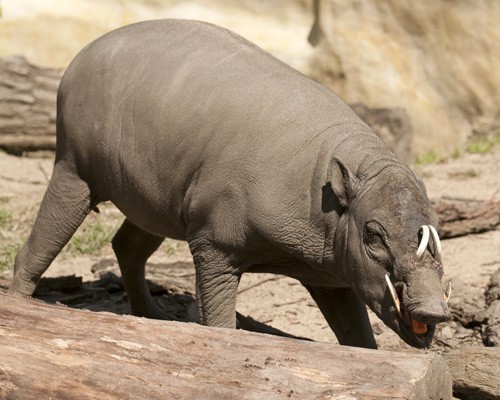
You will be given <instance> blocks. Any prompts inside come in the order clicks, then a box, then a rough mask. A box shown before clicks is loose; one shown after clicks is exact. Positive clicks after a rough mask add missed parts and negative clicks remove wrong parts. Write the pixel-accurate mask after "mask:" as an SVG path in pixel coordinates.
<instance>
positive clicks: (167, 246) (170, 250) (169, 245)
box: [162, 239, 179, 256]
mask: <svg viewBox="0 0 500 400" xmlns="http://www.w3.org/2000/svg"><path fill="white" fill-rule="evenodd" d="M162 247H163V251H164V252H165V254H166V255H167V256H172V255H174V254H175V252H176V251H177V250H178V249H179V243H178V242H174V241H172V240H169V239H167V240H166V241H165V242H164V244H163V246H162Z"/></svg>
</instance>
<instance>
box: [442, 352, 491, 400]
mask: <svg viewBox="0 0 500 400" xmlns="http://www.w3.org/2000/svg"><path fill="white" fill-rule="evenodd" d="M443 357H444V358H445V359H446V361H447V362H448V365H449V366H450V370H451V374H452V375H453V394H454V395H455V396H457V397H458V398H460V399H468V400H494V399H499V398H500V348H498V347H463V348H460V349H457V350H452V351H450V352H449V353H444V354H443Z"/></svg>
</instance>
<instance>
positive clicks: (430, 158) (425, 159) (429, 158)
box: [415, 150, 439, 165]
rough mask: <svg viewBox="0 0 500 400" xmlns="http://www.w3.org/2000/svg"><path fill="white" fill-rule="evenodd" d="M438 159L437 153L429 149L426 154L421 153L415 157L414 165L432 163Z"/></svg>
mask: <svg viewBox="0 0 500 400" xmlns="http://www.w3.org/2000/svg"><path fill="white" fill-rule="evenodd" d="M437 161H439V157H438V155H437V154H436V153H435V152H434V151H433V150H431V151H429V152H428V153H426V154H422V155H420V156H418V157H417V159H416V161H415V164H416V165H427V164H432V163H435V162H437Z"/></svg>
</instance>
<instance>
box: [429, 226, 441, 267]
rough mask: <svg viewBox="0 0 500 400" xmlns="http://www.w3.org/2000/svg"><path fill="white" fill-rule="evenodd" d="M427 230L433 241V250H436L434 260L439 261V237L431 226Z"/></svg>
mask: <svg viewBox="0 0 500 400" xmlns="http://www.w3.org/2000/svg"><path fill="white" fill-rule="evenodd" d="M429 229H430V230H431V234H432V240H433V241H434V248H435V250H436V254H435V256H436V259H437V260H439V259H440V258H441V241H440V240H439V235H438V233H437V230H436V228H434V227H433V226H432V225H429Z"/></svg>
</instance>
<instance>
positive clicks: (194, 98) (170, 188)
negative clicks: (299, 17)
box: [10, 20, 450, 347]
mask: <svg viewBox="0 0 500 400" xmlns="http://www.w3.org/2000/svg"><path fill="white" fill-rule="evenodd" d="M57 107H58V109H57V112H58V113H57V153H56V162H55V168H54V173H53V176H52V179H51V181H50V184H49V187H48V189H47V192H46V194H45V197H44V199H43V202H42V205H41V208H40V212H39V214H38V217H37V220H36V222H35V225H34V227H33V231H32V233H31V235H30V237H29V239H28V241H27V243H26V244H25V245H24V247H22V249H21V250H20V252H19V254H18V256H17V258H16V262H15V277H14V280H13V283H12V286H11V289H10V290H11V291H12V292H14V293H19V294H22V295H26V296H29V295H31V294H32V293H33V292H34V289H35V287H36V284H37V283H38V281H39V279H40V277H41V275H42V274H43V272H44V271H45V270H46V269H47V268H48V266H49V265H50V263H51V262H52V260H53V259H54V257H55V256H56V255H57V254H58V253H59V251H60V250H61V248H62V247H63V246H64V245H65V244H66V243H67V241H68V240H69V239H70V237H71V236H72V235H73V233H74V232H75V230H76V228H77V227H78V226H79V225H80V224H81V222H82V221H83V219H84V218H85V216H86V215H87V214H88V213H89V212H90V210H92V208H94V207H95V206H96V205H97V204H98V203H99V202H102V201H107V200H110V201H112V202H113V203H114V204H116V206H117V207H118V208H119V209H120V210H121V211H122V212H123V213H124V214H125V215H126V217H127V219H126V220H125V222H124V224H123V225H122V227H121V228H120V229H119V231H118V232H117V234H116V236H115V238H114V239H113V248H114V250H115V252H116V256H117V258H118V261H119V264H120V268H121V270H122V274H123V278H124V285H125V288H126V290H127V292H128V295H129V298H130V303H131V307H132V311H133V312H134V314H136V315H141V316H147V317H153V318H162V314H161V312H160V310H159V309H158V308H157V307H156V306H155V304H154V303H153V301H152V299H151V296H150V294H149V292H148V290H147V287H146V283H145V279H144V265H145V262H146V260H147V258H148V257H149V256H150V255H151V254H152V253H153V252H154V251H155V250H156V249H157V248H158V246H159V245H160V244H161V242H162V240H163V239H164V238H165V237H171V238H175V239H182V240H187V241H188V242H189V245H190V249H191V252H192V254H193V258H194V262H195V265H196V273H197V275H196V287H197V297H198V304H199V311H200V319H201V322H202V323H203V324H206V325H211V326H222V327H235V302H236V293H237V287H238V282H239V279H240V276H241V274H243V273H244V272H252V271H258V272H262V271H266V272H271V273H280V274H285V275H288V276H291V277H293V278H296V279H298V280H299V281H300V282H301V283H302V284H303V285H304V286H305V287H306V288H307V289H308V290H309V292H310V293H311V295H312V297H313V298H314V299H315V301H316V302H317V304H318V306H319V308H320V309H321V311H322V313H323V314H324V316H325V318H326V320H327V321H328V323H329V324H330V326H331V328H332V329H333V331H334V332H335V334H336V335H337V337H338V339H339V341H340V343H341V344H346V345H354V346H364V347H376V344H375V339H374V336H373V333H372V330H371V327H370V324H369V321H368V317H367V312H366V307H365V304H366V305H368V306H369V307H370V308H371V309H372V310H373V311H374V312H375V313H376V314H377V315H378V316H379V317H380V318H381V319H382V320H383V321H384V322H385V323H386V324H387V325H388V326H390V327H391V328H392V329H393V330H394V331H395V332H396V333H398V334H399V335H400V336H401V338H402V339H403V340H405V341H406V342H407V343H409V344H411V345H413V346H417V347H424V346H427V345H428V344H429V342H430V339H431V338H432V333H433V329H434V325H435V324H436V323H439V322H441V321H444V320H446V319H448V318H449V317H450V315H449V311H448V309H447V306H446V303H444V301H443V289H442V287H441V282H440V279H441V276H442V273H443V272H442V265H441V263H440V262H438V261H436V259H435V258H434V256H433V254H432V253H433V250H432V246H430V245H429V247H428V249H427V250H426V252H425V254H424V257H423V259H422V260H421V261H417V258H416V256H415V252H416V249H417V247H418V240H419V239H418V230H419V228H420V226H421V225H424V224H432V225H434V226H436V223H437V221H436V219H435V216H434V215H433V213H432V210H431V206H430V204H429V200H428V199H427V196H426V193H425V189H424V187H423V185H422V183H421V182H420V181H419V180H418V179H417V178H416V177H415V176H414V174H413V173H412V172H411V171H410V169H408V168H407V167H406V166H405V165H403V164H402V163H401V162H400V161H398V159H397V158H396V157H395V156H394V155H393V154H392V153H391V152H390V151H389V150H388V148H387V147H386V146H385V145H384V144H383V143H382V142H381V141H380V139H379V138H378V137H377V136H376V135H375V134H374V133H373V132H372V131H371V130H370V129H369V128H368V126H366V124H365V123H363V122H362V121H361V120H360V119H359V118H358V117H357V116H356V115H355V114H354V112H353V111H352V110H351V109H350V108H349V107H348V106H347V105H346V104H344V103H343V102H342V101H341V100H340V99H339V98H338V97H337V96H335V95H334V94H333V93H331V92H330V91H329V90H327V89H326V88H324V87H323V86H321V85H319V84H317V83H315V82H313V81H311V80H310V79H308V78H306V77H305V76H303V75H301V74H300V73H298V72H296V71H295V70H293V69H292V68H290V67H288V66H286V65H284V64H283V63H281V62H280V61H278V60H276V59H275V58H273V57H272V56H270V55H269V54H267V53H265V52H264V51H262V50H261V49H259V48H258V47H256V46H254V45H253V44H251V43H249V42H247V41H245V40H244V39H242V38H240V37H238V36H237V35H235V34H233V33H231V32H229V31H227V30H224V29H221V28H218V27H215V26H213V25H210V24H206V23H200V22H194V21H180V20H179V21H178V20H163V21H150V22H143V23H139V24H134V25H130V26H127V27H125V28H122V29H118V30H116V31H113V32H111V33H109V34H107V35H105V36H103V37H101V38H100V39H98V40H96V41H95V42H93V43H91V44H90V45H88V46H87V47H85V48H84V49H83V50H82V51H81V52H80V54H79V55H78V56H77V57H76V58H75V59H74V61H73V62H72V63H71V65H70V66H69V67H68V69H67V71H66V73H65V75H64V77H63V79H62V82H61V85H60V88H59V92H58V101H57ZM436 258H437V257H436ZM387 273H389V274H390V276H391V279H392V281H393V282H394V283H395V286H396V288H397V290H398V292H399V293H400V299H401V301H402V303H403V309H404V317H403V318H402V319H400V318H398V316H397V314H396V312H395V308H394V305H393V303H392V300H391V297H390V295H389V290H388V288H387V285H386V283H385V274H387ZM411 319H414V320H416V321H420V322H421V323H425V324H428V328H429V330H428V332H427V334H425V335H416V334H414V333H413V332H412V331H411V329H410V328H409V325H410V324H411Z"/></svg>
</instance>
